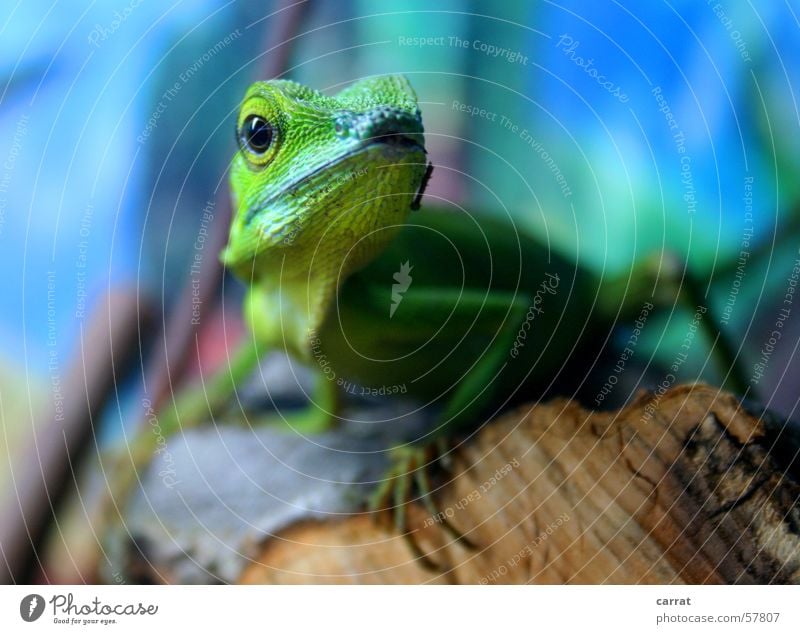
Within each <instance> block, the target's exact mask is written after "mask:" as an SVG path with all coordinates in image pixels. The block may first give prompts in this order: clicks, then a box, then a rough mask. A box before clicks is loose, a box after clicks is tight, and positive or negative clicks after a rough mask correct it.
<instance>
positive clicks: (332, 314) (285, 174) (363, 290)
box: [136, 75, 677, 528]
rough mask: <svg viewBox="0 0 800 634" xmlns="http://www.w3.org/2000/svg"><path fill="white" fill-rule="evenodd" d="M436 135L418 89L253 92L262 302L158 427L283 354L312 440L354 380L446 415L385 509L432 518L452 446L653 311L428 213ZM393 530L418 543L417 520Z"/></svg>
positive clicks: (252, 300)
mask: <svg viewBox="0 0 800 634" xmlns="http://www.w3.org/2000/svg"><path fill="white" fill-rule="evenodd" d="M423 132H424V130H423V124H422V118H421V114H420V110H419V108H418V104H417V98H416V95H415V93H414V90H413V89H412V87H411V85H410V84H409V82H408V80H407V79H406V78H405V77H403V76H398V75H390V76H381V77H372V78H367V79H363V80H361V81H358V82H356V83H355V84H353V85H351V86H350V87H348V88H346V89H344V90H342V91H341V92H339V93H338V94H337V95H336V96H334V97H330V96H325V95H323V94H321V93H320V92H317V91H315V90H312V89H310V88H308V87H305V86H302V85H300V84H297V83H295V82H291V81H284V80H275V81H265V82H258V83H256V84H254V85H253V86H252V87H251V88H250V89H249V90H248V91H247V93H246V95H245V97H244V100H243V102H242V105H241V108H240V111H239V115H238V120H237V128H236V139H237V143H238V146H239V149H238V152H237V153H236V156H235V158H234V160H233V163H232V166H231V175H230V181H231V189H232V201H233V210H234V213H233V219H232V223H231V228H230V238H229V241H228V244H227V247H226V248H225V250H224V251H223V253H222V256H221V257H222V260H223V262H224V264H225V265H226V266H227V267H228V269H230V270H231V271H233V272H234V273H235V274H236V275H237V276H238V277H239V278H240V279H242V280H243V281H244V282H245V283H247V285H248V292H247V296H246V300H245V304H244V315H245V319H246V321H247V323H248V325H249V328H250V333H251V336H249V337H248V338H247V339H248V340H247V342H246V343H245V344H244V345H243V346H242V350H241V351H240V352H238V353H237V354H235V355H234V357H233V358H232V360H231V361H230V363H229V364H228V365H227V366H226V367H225V368H224V369H223V370H222V371H221V372H219V374H218V375H217V376H216V377H214V378H212V380H211V381H210V382H209V383H208V384H207V385H206V386H205V387H204V389H203V390H202V391H201V392H198V390H196V389H195V390H190V391H188V392H187V393H185V394H184V395H182V396H181V397H179V398H178V399H177V401H176V407H174V408H172V407H169V408H166V410H165V411H164V412H162V413H161V419H162V420H161V427H162V429H163V430H164V433H165V434H169V433H172V432H174V431H176V430H177V429H178V427H179V426H181V427H185V426H189V425H194V424H198V423H201V422H203V421H204V420H208V418H209V415H214V414H215V413H218V412H219V411H220V410H221V409H222V408H224V407H225V406H226V404H229V403H230V400H231V397H232V393H233V391H234V390H235V389H236V386H237V384H238V383H240V382H241V380H242V379H243V378H245V377H247V376H248V375H249V374H250V373H251V372H252V370H253V368H254V366H255V364H256V363H257V361H258V359H259V358H261V357H262V356H263V355H264V354H266V353H268V352H270V351H276V350H282V351H285V352H287V353H288V354H289V355H291V356H292V357H293V358H294V359H296V360H298V361H300V362H302V363H304V364H306V365H307V366H308V367H310V368H312V369H314V370H315V373H316V376H317V381H316V388H315V391H314V392H313V394H311V395H310V403H309V407H308V408H307V409H306V410H305V411H303V412H301V413H298V414H296V415H293V416H286V417H284V418H285V419H286V423H287V424H289V425H291V426H292V427H293V428H294V429H296V430H298V431H299V432H301V433H313V432H318V431H321V430H323V429H326V428H327V427H329V426H330V425H332V424H334V423H335V422H336V420H337V414H338V412H339V401H340V398H339V395H340V392H341V381H340V380H338V379H341V378H344V379H346V381H347V382H348V383H350V382H352V383H357V384H360V385H363V386H366V387H367V388H368V389H369V390H371V391H374V392H375V393H381V390H383V392H388V393H392V392H397V391H402V392H403V393H404V394H405V395H406V396H408V397H414V398H415V399H417V400H418V401H420V402H422V403H423V404H424V405H425V406H426V407H427V408H430V409H433V410H435V411H436V412H438V414H437V418H436V423H435V424H434V425H432V427H431V429H430V433H429V434H428V435H427V436H425V437H424V438H421V439H420V440H419V442H418V443H417V444H414V445H412V446H411V447H407V448H405V450H398V451H397V453H396V456H395V465H394V467H393V469H392V471H391V473H390V474H388V476H389V477H387V480H386V484H384V485H383V486H381V487H380V488H379V490H378V492H377V493H376V496H375V498H374V500H373V506H375V507H378V506H381V505H382V504H383V503H384V502H386V501H387V499H388V498H389V497H390V494H392V493H393V494H394V498H393V502H394V505H395V508H396V509H400V508H401V507H402V506H403V504H404V502H405V501H406V500H407V499H408V497H409V496H410V492H411V487H412V484H416V486H417V489H418V491H419V493H420V494H421V496H422V499H423V501H424V502H425V503H426V504H428V505H430V498H429V496H428V492H429V484H428V481H427V477H426V475H425V467H426V466H427V465H428V464H429V462H430V461H432V460H433V459H434V458H435V454H436V452H435V451H432V450H431V447H434V446H436V445H437V441H438V440H440V439H443V438H447V437H450V436H452V434H453V433H454V431H455V430H457V429H459V428H463V426H464V425H466V424H478V423H480V422H482V421H484V420H487V419H488V418H489V417H490V416H491V415H492V414H494V413H495V412H496V411H497V409H498V407H500V406H502V404H503V403H505V402H506V401H507V400H508V399H509V398H510V397H513V396H514V394H515V393H516V392H517V391H518V390H521V389H524V386H525V385H531V384H538V385H543V384H544V385H547V384H549V383H550V382H551V381H552V380H553V379H554V378H555V377H556V376H557V375H558V373H559V372H560V370H561V368H562V365H563V363H564V360H565V359H566V358H567V357H569V356H570V354H571V352H572V351H574V350H575V347H576V345H577V343H578V341H579V340H581V339H584V340H586V339H591V338H593V337H597V333H598V332H599V333H607V332H608V324H609V323H611V321H612V320H613V319H616V318H617V317H618V316H619V315H620V314H621V313H622V314H624V313H625V312H630V309H631V308H635V309H636V310H639V309H640V307H641V305H642V302H643V301H645V300H646V299H648V298H649V299H653V297H652V288H651V287H652V279H653V278H652V275H650V276H649V277H648V276H647V275H645V276H644V277H641V276H638V275H636V274H634V275H630V276H626V277H625V278H624V279H623V280H622V282H620V281H614V282H611V283H603V282H602V281H601V280H599V279H598V278H597V277H596V276H594V275H592V274H590V273H589V272H588V271H586V270H583V269H581V268H580V267H579V266H578V265H576V263H575V262H573V261H570V260H568V259H565V258H562V257H559V256H558V255H557V254H556V253H555V252H554V251H553V250H551V249H548V248H547V246H546V245H543V244H541V243H540V242H538V241H536V240H534V239H532V238H531V237H529V236H527V235H525V234H524V233H523V232H521V231H519V230H518V228H517V227H516V226H515V224H514V222H513V220H512V219H511V218H510V217H500V218H495V219H492V220H490V219H489V218H488V217H481V216H475V215H472V214H471V213H469V212H468V211H466V210H463V209H459V208H457V207H456V206H454V205H450V208H449V209H447V210H444V209H443V210H439V211H413V210H416V209H417V208H418V207H419V205H420V200H421V197H422V195H423V191H424V189H425V186H426V183H427V179H428V177H429V176H430V173H431V169H432V168H431V164H430V163H429V161H428V158H427V153H426V150H425V140H424V136H423ZM642 280H644V281H642ZM637 284H638V286H637ZM634 287H635V288H634ZM658 288H659V289H660V290H661V291H662V292H664V293H665V295H666V296H667V297H671V296H672V297H674V294H675V293H676V292H677V290H676V288H671V287H669V285H668V284H666V285H665V284H660V285H659V287H658ZM604 320H605V323H606V330H605V331H603V330H594V329H593V328H594V324H595V323H597V322H598V321H599V322H603V321H604ZM334 377H336V378H337V380H334ZM148 442H149V441H144V442H143V443H142V444H141V445H140V447H139V449H140V453H139V454H138V456H137V458H136V460H137V461H144V460H147V459H148V457H149V451H150V450H149V448H148V447H147V445H148ZM396 519H397V523H398V527H399V528H403V513H402V511H399V510H398V511H396Z"/></svg>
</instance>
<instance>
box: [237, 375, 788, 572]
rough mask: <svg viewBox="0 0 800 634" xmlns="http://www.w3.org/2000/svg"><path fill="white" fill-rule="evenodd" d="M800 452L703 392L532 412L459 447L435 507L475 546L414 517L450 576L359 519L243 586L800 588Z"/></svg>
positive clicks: (315, 535)
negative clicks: (609, 406)
mask: <svg viewBox="0 0 800 634" xmlns="http://www.w3.org/2000/svg"><path fill="white" fill-rule="evenodd" d="M776 430H777V431H776ZM781 430H783V431H782V432H781ZM779 432H781V433H779ZM796 438H797V436H796V435H795V436H792V433H790V432H788V431H786V430H785V429H783V423H782V422H781V421H776V420H775V418H774V417H769V416H766V415H765V416H761V415H756V416H754V415H751V414H749V413H748V412H746V411H745V410H744V409H743V408H742V406H741V404H740V403H739V401H738V400H737V399H736V398H735V397H733V396H732V395H730V394H728V393H725V392H720V391H719V390H717V389H715V388H711V387H708V386H704V385H695V386H681V387H676V388H673V389H671V390H669V391H668V392H666V393H665V394H662V395H661V396H660V397H655V396H653V395H652V394H642V395H640V396H639V397H638V398H637V399H636V401H635V402H633V403H631V404H630V405H629V406H627V407H626V408H624V409H623V410H621V411H619V412H592V411H588V410H585V409H583V408H581V407H580V406H578V405H577V404H575V403H571V402H568V401H565V400H557V401H552V402H549V403H546V404H542V405H539V406H536V407H524V408H521V409H519V410H517V411H515V412H511V413H509V414H507V415H506V416H504V417H503V418H502V419H499V420H497V421H495V422H493V423H492V424H490V425H488V426H487V427H486V428H485V429H484V430H483V431H482V432H481V433H480V434H479V435H478V437H477V438H476V439H475V440H474V441H473V442H469V443H465V445H464V446H463V447H461V448H459V450H458V451H457V453H456V457H455V461H454V465H453V473H454V474H456V475H455V476H454V477H453V476H451V480H450V481H449V482H447V483H446V484H445V486H443V487H442V488H441V490H440V491H439V492H438V494H437V505H438V507H439V508H440V511H441V512H443V513H445V515H446V516H448V517H449V518H450V522H451V523H452V524H453V525H454V526H456V527H457V528H458V529H459V530H460V531H462V532H463V533H465V534H466V535H467V536H468V538H469V539H470V540H471V541H472V542H474V544H475V548H468V547H465V546H464V545H462V544H461V543H460V542H456V541H454V540H453V539H452V538H451V537H449V534H448V533H446V531H444V530H443V529H442V525H441V523H440V522H436V521H434V519H432V518H431V516H430V514H429V513H427V512H426V511H425V510H424V509H423V508H422V507H421V506H419V505H414V506H412V508H411V510H410V513H409V515H410V518H411V524H412V529H413V531H414V539H415V540H416V543H417V544H419V545H420V546H421V547H422V549H423V550H424V551H425V552H426V553H428V564H430V562H436V564H437V565H438V566H439V569H437V570H431V569H430V567H429V566H426V565H425V563H426V562H425V561H424V560H421V559H419V558H418V557H416V556H415V555H414V553H413V551H412V550H411V548H410V547H409V544H408V541H407V540H406V539H404V538H403V537H402V536H399V535H397V534H395V533H394V532H393V531H391V530H390V529H389V528H387V527H381V526H378V525H377V524H376V523H375V522H374V521H373V520H372V519H371V518H370V517H367V516H357V517H352V518H349V519H346V520H342V521H337V522H327V523H313V522H306V523H303V524H301V525H295V526H293V527H291V528H290V529H288V530H286V531H284V532H283V533H282V534H281V535H279V536H278V537H276V538H273V539H271V540H270V541H269V542H268V543H266V544H264V546H263V549H262V551H261V553H260V556H259V559H258V561H257V562H255V563H253V564H251V565H250V566H249V567H248V568H247V569H246V570H245V572H244V574H243V575H242V577H241V580H240V581H241V582H242V583H565V582H568V583H590V584H594V583H792V582H797V581H798V580H800V510H798V509H799V508H800V507H798V498H799V496H800V484H798V479H797V467H796V466H795V465H796V462H794V461H795V459H796V457H797V449H798V447H800V443H797V441H796ZM493 478H494V479H493Z"/></svg>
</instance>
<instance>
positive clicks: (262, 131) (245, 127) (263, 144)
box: [239, 114, 275, 154]
mask: <svg viewBox="0 0 800 634" xmlns="http://www.w3.org/2000/svg"><path fill="white" fill-rule="evenodd" d="M274 136H275V135H274V132H273V129H272V126H271V125H270V123H269V121H267V120H266V119H264V118H263V117H260V116H259V115H257V114H251V115H250V116H249V117H247V118H246V119H245V120H244V123H243V124H242V129H241V131H240V132H239V138H240V140H241V142H242V146H243V147H246V148H247V149H248V150H250V151H251V152H252V153H253V154H264V152H266V151H267V150H268V149H269V146H270V145H272V139H273V137H274Z"/></svg>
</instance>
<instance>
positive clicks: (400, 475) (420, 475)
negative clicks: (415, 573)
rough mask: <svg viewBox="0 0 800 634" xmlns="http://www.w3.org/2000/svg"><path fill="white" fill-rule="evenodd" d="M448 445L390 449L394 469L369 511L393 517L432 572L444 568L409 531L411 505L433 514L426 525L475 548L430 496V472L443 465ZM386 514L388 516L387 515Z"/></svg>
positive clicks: (380, 487) (374, 494)
mask: <svg viewBox="0 0 800 634" xmlns="http://www.w3.org/2000/svg"><path fill="white" fill-rule="evenodd" d="M444 448H445V446H444V445H443V444H442V443H440V442H437V443H436V444H434V445H428V446H417V445H404V446H400V447H395V448H394V449H392V450H391V467H390V468H389V471H388V472H387V474H386V477H385V478H384V479H383V481H382V482H381V483H380V485H379V486H378V488H377V489H376V490H375V492H374V493H373V494H372V495H371V496H370V499H369V510H370V511H372V512H373V513H376V514H377V517H382V516H383V517H385V516H386V513H390V514H391V518H392V520H393V525H394V530H396V531H397V532H398V533H400V534H402V535H403V537H404V538H405V539H406V540H407V541H408V545H409V547H410V548H411V550H412V552H413V553H414V554H415V555H416V557H417V558H418V559H419V560H420V562H421V563H422V565H423V566H425V567H426V568H428V569H429V570H433V571H437V572H441V571H442V570H443V569H444V566H443V565H440V564H437V563H436V562H434V561H432V560H431V558H430V555H428V554H427V553H425V552H424V551H423V550H422V548H421V547H420V545H419V544H418V543H417V541H416V540H415V539H414V531H410V530H409V528H408V516H407V515H408V505H409V504H412V503H414V502H415V501H416V500H419V501H420V502H421V503H422V505H423V506H424V507H425V509H426V510H427V511H428V513H429V514H430V517H429V518H428V519H427V520H426V525H428V522H430V523H440V524H441V525H442V527H443V528H444V529H445V531H446V532H447V533H449V534H450V535H451V536H452V537H453V538H454V539H456V540H457V541H459V542H460V543H462V544H464V545H465V546H466V547H467V548H471V549H472V548H475V545H474V544H473V543H472V542H470V540H469V539H468V538H467V537H466V536H465V535H464V534H463V533H462V532H461V531H459V530H458V529H457V528H456V527H455V526H453V524H452V523H451V522H450V521H449V519H448V517H447V513H446V512H445V511H442V510H441V509H439V508H438V507H437V506H436V503H435V501H434V498H433V494H432V493H431V485H430V476H429V472H428V470H429V469H430V468H432V467H434V466H446V465H443V464H442V463H443V460H442V456H443V455H444V454H445V451H444ZM384 512H386V513H384Z"/></svg>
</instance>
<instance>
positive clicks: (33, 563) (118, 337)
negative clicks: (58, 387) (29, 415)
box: [0, 290, 148, 583]
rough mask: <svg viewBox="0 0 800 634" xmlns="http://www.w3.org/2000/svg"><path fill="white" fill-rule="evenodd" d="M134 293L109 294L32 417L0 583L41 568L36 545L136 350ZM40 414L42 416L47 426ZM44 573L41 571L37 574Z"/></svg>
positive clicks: (17, 472) (5, 522) (7, 513)
mask: <svg viewBox="0 0 800 634" xmlns="http://www.w3.org/2000/svg"><path fill="white" fill-rule="evenodd" d="M137 303H138V297H137V295H136V292H135V291H132V290H131V291H118V292H113V293H110V294H108V295H107V296H106V297H105V299H104V301H102V302H100V304H99V305H98V306H97V308H96V309H95V310H94V312H93V314H92V318H91V320H90V322H89V326H88V328H87V329H86V331H85V332H83V331H82V332H81V341H80V351H79V354H78V357H77V358H76V359H75V360H74V362H73V364H72V367H71V368H70V369H69V371H68V374H67V378H66V380H65V382H64V384H63V389H62V394H63V403H56V402H55V399H53V400H52V401H51V402H50V403H49V404H48V406H47V408H46V409H44V410H43V411H40V412H38V413H37V415H36V416H37V418H39V420H40V424H35V425H34V429H35V432H34V437H33V442H32V446H31V447H29V448H28V449H27V451H25V452H24V454H23V456H24V457H23V459H22V460H21V461H19V463H18V464H17V465H15V466H16V468H14V469H13V470H12V474H13V481H14V492H13V494H12V496H11V499H10V501H9V503H8V506H7V507H6V508H5V509H3V512H2V514H0V554H2V556H3V557H4V560H5V563H6V567H5V570H4V569H3V567H2V566H0V583H9V582H13V583H24V582H29V581H30V580H31V577H32V575H33V574H34V573H35V572H36V571H37V568H38V569H41V562H40V561H39V547H40V545H41V544H42V541H43V538H44V536H45V535H46V532H47V528H48V526H49V525H50V524H51V522H53V521H54V519H55V517H56V511H57V509H58V507H59V503H60V501H61V500H62V499H63V497H64V495H65V494H66V493H67V492H68V490H69V489H70V485H71V484H73V483H74V480H73V475H72V474H73V467H74V465H75V464H76V463H77V462H78V461H79V460H80V458H81V454H82V453H84V452H85V451H86V450H87V448H88V447H89V446H90V442H89V439H90V438H91V432H92V427H93V421H94V420H96V419H97V417H98V416H99V415H100V413H101V411H102V409H103V406H104V405H105V403H106V402H107V401H108V397H109V395H110V393H111V390H112V389H113V387H114V385H115V384H116V382H117V377H118V373H119V371H120V369H121V368H123V366H124V365H126V363H127V361H128V360H129V359H131V358H132V353H133V351H134V350H135V348H136V342H137V339H136V329H137V325H138V324H137V320H138V319H139V318H140V316H142V317H145V318H146V315H147V312H148V311H147V310H142V307H141V306H138V308H137ZM40 417H46V422H44V421H43V420H42V418H40ZM42 572H44V571H42Z"/></svg>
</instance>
